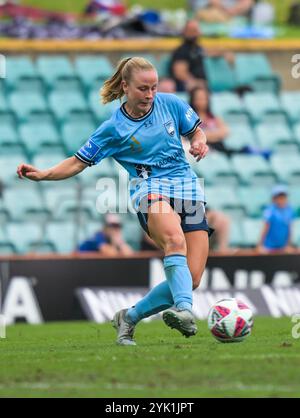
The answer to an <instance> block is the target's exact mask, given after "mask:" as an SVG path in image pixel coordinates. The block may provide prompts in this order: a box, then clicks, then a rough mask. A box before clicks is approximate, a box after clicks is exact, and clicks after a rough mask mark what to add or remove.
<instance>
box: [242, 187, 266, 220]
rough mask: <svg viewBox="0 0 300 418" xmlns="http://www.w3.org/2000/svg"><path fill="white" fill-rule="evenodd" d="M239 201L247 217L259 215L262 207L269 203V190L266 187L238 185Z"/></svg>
mask: <svg viewBox="0 0 300 418" xmlns="http://www.w3.org/2000/svg"><path fill="white" fill-rule="evenodd" d="M238 195H239V197H240V201H241V203H242V205H243V206H244V208H245V210H246V213H247V215H248V216H249V217H261V216H262V213H263V210H264V208H265V207H266V206H267V205H268V204H269V203H270V201H271V197H270V190H269V188H266V187H260V186H259V185H257V186H250V187H245V186H240V187H239V189H238Z"/></svg>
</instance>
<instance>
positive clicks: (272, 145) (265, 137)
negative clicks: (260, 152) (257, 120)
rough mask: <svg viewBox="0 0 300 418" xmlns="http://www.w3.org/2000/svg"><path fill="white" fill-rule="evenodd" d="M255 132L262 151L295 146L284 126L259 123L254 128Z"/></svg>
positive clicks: (291, 135) (291, 134)
mask: <svg viewBox="0 0 300 418" xmlns="http://www.w3.org/2000/svg"><path fill="white" fill-rule="evenodd" d="M255 131H256V138H257V140H258V143H259V145H260V146H261V148H262V149H270V150H274V149H276V148H277V147H278V146H280V145H286V146H288V145H292V144H295V141H294V138H293V133H292V132H291V130H290V128H289V127H288V126H287V125H286V124H278V123H276V124H272V125H271V124H270V123H261V124H259V125H258V126H257V127H256V128H255Z"/></svg>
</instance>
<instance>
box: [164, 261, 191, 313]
mask: <svg viewBox="0 0 300 418" xmlns="http://www.w3.org/2000/svg"><path fill="white" fill-rule="evenodd" d="M164 268H165V273H166V277H167V281H168V283H169V286H170V289H171V292H172V295H173V299H174V304H175V306H176V308H177V309H180V310H183V309H188V310H190V311H191V310H192V304H193V294H192V292H193V280H192V275H191V272H190V269H189V267H188V264H187V258H186V257H185V256H184V255H180V254H173V255H168V256H166V257H165V258H164Z"/></svg>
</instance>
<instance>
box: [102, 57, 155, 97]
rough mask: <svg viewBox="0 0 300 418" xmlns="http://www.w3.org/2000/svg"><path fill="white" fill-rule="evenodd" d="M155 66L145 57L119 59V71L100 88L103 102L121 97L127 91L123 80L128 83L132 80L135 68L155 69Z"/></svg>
mask: <svg viewBox="0 0 300 418" xmlns="http://www.w3.org/2000/svg"><path fill="white" fill-rule="evenodd" d="M153 69H155V68H154V66H153V65H152V64H151V63H150V62H149V61H147V60H146V59H144V58H141V57H133V58H124V59H123V60H121V61H119V63H118V67H117V71H116V72H115V74H114V75H113V76H112V77H111V78H109V79H108V80H106V81H105V82H104V84H103V87H102V89H101V90H100V96H101V98H102V103H103V104H106V103H110V102H113V101H114V100H116V99H121V98H122V97H123V96H124V95H125V93H124V90H123V86H122V81H126V82H127V83H128V82H129V81H130V80H131V77H132V72H133V71H134V70H136V71H140V70H153Z"/></svg>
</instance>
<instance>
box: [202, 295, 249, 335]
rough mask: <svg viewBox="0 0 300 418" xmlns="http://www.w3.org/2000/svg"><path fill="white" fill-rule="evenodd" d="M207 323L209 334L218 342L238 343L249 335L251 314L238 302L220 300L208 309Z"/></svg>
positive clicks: (247, 307)
mask: <svg viewBox="0 0 300 418" xmlns="http://www.w3.org/2000/svg"><path fill="white" fill-rule="evenodd" d="M207 321H208V328H209V330H210V332H211V333H212V335H213V336H214V337H215V338H216V339H217V340H218V341H221V342H222V343H227V342H240V341H243V340H244V339H245V338H247V337H248V336H249V335H250V334H251V330H252V327H253V314H252V311H251V309H250V308H249V306H247V305H246V304H245V303H244V302H242V301H240V300H237V299H234V298H230V299H222V300H220V301H219V302H217V303H215V304H214V305H213V307H212V308H211V309H210V311H209V313H208V319H207Z"/></svg>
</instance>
